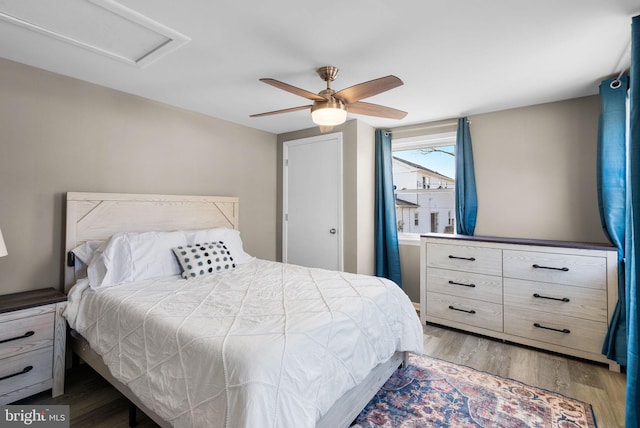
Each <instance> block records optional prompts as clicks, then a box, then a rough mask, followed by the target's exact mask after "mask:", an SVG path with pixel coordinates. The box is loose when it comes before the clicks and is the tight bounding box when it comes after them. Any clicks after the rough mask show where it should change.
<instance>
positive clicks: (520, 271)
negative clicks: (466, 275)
mask: <svg viewBox="0 0 640 428" xmlns="http://www.w3.org/2000/svg"><path fill="white" fill-rule="evenodd" d="M503 259H504V277H505V278H507V277H508V278H518V279H526V280H531V281H540V282H551V283H555V284H566V285H573V286H576V287H588V288H598V289H602V290H606V288H607V260H606V259H605V258H604V257H591V256H579V255H570V254H555V253H542V252H535V251H516V250H504V252H503Z"/></svg>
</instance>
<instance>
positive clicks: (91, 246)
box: [71, 241, 104, 266]
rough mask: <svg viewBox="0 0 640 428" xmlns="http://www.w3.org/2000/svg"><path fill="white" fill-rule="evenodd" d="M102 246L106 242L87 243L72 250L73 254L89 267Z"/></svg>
mask: <svg viewBox="0 0 640 428" xmlns="http://www.w3.org/2000/svg"><path fill="white" fill-rule="evenodd" d="M102 244H104V241H87V242H85V243H84V244H82V245H79V246H77V247H76V248H74V249H73V250H71V252H72V253H73V254H75V256H76V258H77V259H78V260H80V261H81V262H82V263H84V264H85V265H87V266H88V265H89V263H91V259H92V258H93V255H94V253H95V252H96V250H97V249H98V248H100V246H101V245H102Z"/></svg>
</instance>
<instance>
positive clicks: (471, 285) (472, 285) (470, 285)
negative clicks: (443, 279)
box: [449, 281, 476, 288]
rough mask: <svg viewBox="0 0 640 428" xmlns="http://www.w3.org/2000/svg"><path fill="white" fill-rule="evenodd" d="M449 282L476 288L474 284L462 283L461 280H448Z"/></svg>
mask: <svg viewBox="0 0 640 428" xmlns="http://www.w3.org/2000/svg"><path fill="white" fill-rule="evenodd" d="M449 284H453V285H462V286H463V287H470V288H476V285H475V284H463V283H462V282H455V281H449Z"/></svg>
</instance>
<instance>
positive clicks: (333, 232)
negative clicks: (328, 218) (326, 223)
mask: <svg viewBox="0 0 640 428" xmlns="http://www.w3.org/2000/svg"><path fill="white" fill-rule="evenodd" d="M329 233H330V234H332V235H335V234H336V229H335V227H332V228H331V229H329Z"/></svg>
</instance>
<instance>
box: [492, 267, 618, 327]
mask: <svg viewBox="0 0 640 428" xmlns="http://www.w3.org/2000/svg"><path fill="white" fill-rule="evenodd" d="M504 304H505V306H517V307H520V308H525V309H533V310H535V311H542V312H551V313H554V314H560V315H566V316H570V317H576V318H583V319H586V320H592V321H598V322H604V323H606V322H607V293H606V291H605V290H597V289H594V288H580V287H571V286H568V285H561V284H548V283H544V282H534V281H524V280H521V279H511V278H505V279H504Z"/></svg>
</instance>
